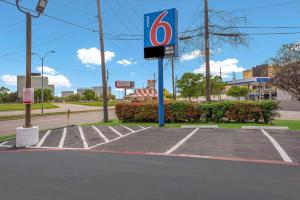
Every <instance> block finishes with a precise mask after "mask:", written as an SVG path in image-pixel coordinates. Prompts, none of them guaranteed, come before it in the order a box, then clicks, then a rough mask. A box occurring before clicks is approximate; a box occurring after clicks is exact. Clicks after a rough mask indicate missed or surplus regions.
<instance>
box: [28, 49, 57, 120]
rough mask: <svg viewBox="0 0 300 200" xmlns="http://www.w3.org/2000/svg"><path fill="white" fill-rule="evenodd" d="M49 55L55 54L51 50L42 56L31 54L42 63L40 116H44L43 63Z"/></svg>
mask: <svg viewBox="0 0 300 200" xmlns="http://www.w3.org/2000/svg"><path fill="white" fill-rule="evenodd" d="M50 53H55V51H53V50H51V51H48V52H47V53H45V55H44V56H40V55H39V54H37V53H32V54H31V55H36V56H37V57H38V58H39V59H41V61H42V109H41V112H42V115H44V61H45V59H46V57H47V56H48V55H49V54H50Z"/></svg>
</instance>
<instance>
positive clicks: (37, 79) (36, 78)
mask: <svg viewBox="0 0 300 200" xmlns="http://www.w3.org/2000/svg"><path fill="white" fill-rule="evenodd" d="M43 82H44V89H49V90H51V92H52V95H53V96H54V85H49V79H48V77H47V76H44V81H43ZM25 87H26V76H23V75H19V76H17V92H18V97H19V98H22V97H23V89H24V88H25ZM31 87H32V88H34V89H42V76H41V74H40V73H32V74H31Z"/></svg>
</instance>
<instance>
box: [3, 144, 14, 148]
mask: <svg viewBox="0 0 300 200" xmlns="http://www.w3.org/2000/svg"><path fill="white" fill-rule="evenodd" d="M7 147H12V146H11V145H5V144H0V148H7Z"/></svg>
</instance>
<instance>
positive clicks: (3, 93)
mask: <svg viewBox="0 0 300 200" xmlns="http://www.w3.org/2000/svg"><path fill="white" fill-rule="evenodd" d="M8 94H9V89H8V88H6V87H1V88H0V103H7V102H8V99H7V98H8Z"/></svg>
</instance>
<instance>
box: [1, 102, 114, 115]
mask: <svg viewBox="0 0 300 200" xmlns="http://www.w3.org/2000/svg"><path fill="white" fill-rule="evenodd" d="M54 105H56V106H58V108H53V109H45V110H44V113H46V114H47V113H59V112H68V110H70V111H71V112H78V111H91V110H95V111H96V110H102V107H97V106H83V105H76V104H66V103H55V104H54ZM109 109H114V106H111V107H109ZM31 112H32V114H41V110H40V109H38V110H32V111H31ZM24 113H25V111H24V110H16V111H1V112H0V117H1V116H13V115H24Z"/></svg>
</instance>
